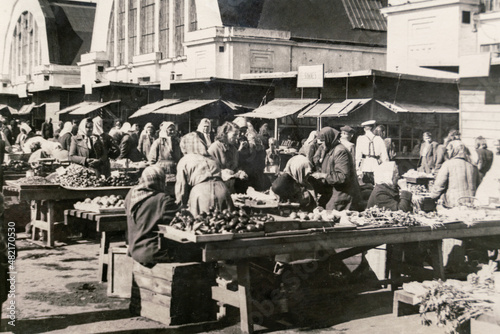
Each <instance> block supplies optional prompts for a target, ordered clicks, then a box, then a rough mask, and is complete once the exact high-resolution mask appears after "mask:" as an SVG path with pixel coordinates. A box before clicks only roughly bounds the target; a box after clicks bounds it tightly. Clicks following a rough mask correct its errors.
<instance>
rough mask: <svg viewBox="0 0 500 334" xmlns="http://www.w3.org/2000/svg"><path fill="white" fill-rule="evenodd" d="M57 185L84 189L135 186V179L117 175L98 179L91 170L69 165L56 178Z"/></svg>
mask: <svg viewBox="0 0 500 334" xmlns="http://www.w3.org/2000/svg"><path fill="white" fill-rule="evenodd" d="M57 179H58V181H59V183H60V184H61V185H62V186H64V187H72V188H86V187H105V186H132V185H135V184H137V180H136V179H135V178H131V177H130V176H128V175H126V174H123V173H119V174H118V175H113V176H110V177H108V178H107V179H105V178H104V177H102V176H101V177H98V176H97V172H96V171H95V170H93V169H91V168H86V167H83V166H80V165H76V164H71V165H69V166H68V167H67V168H65V169H64V171H62V172H61V173H59V176H58V178H57Z"/></svg>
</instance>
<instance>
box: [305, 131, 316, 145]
mask: <svg viewBox="0 0 500 334" xmlns="http://www.w3.org/2000/svg"><path fill="white" fill-rule="evenodd" d="M317 137H318V131H311V133H310V134H309V137H307V139H306V141H305V142H304V145H311V144H312V143H314V142H315V141H316V138H317Z"/></svg>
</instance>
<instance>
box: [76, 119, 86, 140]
mask: <svg viewBox="0 0 500 334" xmlns="http://www.w3.org/2000/svg"><path fill="white" fill-rule="evenodd" d="M86 125H87V119H86V118H84V119H82V120H81V122H80V124H79V125H78V134H79V135H82V136H84V137H87V129H86V128H85V126H86Z"/></svg>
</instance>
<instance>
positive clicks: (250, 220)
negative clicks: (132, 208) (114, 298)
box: [170, 208, 274, 235]
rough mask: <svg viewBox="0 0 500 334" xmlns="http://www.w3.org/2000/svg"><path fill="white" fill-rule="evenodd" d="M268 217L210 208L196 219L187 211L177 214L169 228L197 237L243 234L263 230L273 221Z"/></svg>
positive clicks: (242, 211) (240, 211) (241, 211)
mask: <svg viewBox="0 0 500 334" xmlns="http://www.w3.org/2000/svg"><path fill="white" fill-rule="evenodd" d="M273 220H274V218H273V217H272V216H269V215H264V216H255V215H252V216H249V215H248V214H247V213H246V212H245V211H244V210H239V211H238V210H235V211H230V210H227V209H225V210H222V211H221V210H219V209H217V208H210V210H209V211H208V212H202V213H201V214H200V215H199V216H198V217H193V216H192V215H191V213H190V212H189V211H187V210H184V211H181V212H178V213H177V214H176V216H175V217H174V219H173V220H172V222H171V223H170V225H171V226H173V227H175V228H176V229H178V230H182V231H188V232H193V233H195V234H197V235H202V234H216V233H245V232H259V231H263V230H264V224H265V223H266V222H269V221H273Z"/></svg>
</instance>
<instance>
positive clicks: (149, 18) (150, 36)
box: [141, 0, 155, 54]
mask: <svg viewBox="0 0 500 334" xmlns="http://www.w3.org/2000/svg"><path fill="white" fill-rule="evenodd" d="M154 16H155V1H154V0H141V54H146V53H151V52H154V40H155V38H154V37H155V17H154Z"/></svg>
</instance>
